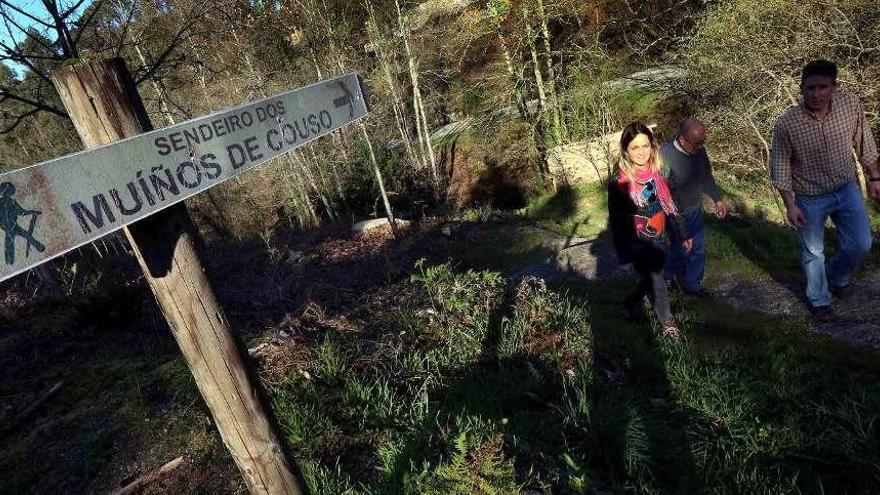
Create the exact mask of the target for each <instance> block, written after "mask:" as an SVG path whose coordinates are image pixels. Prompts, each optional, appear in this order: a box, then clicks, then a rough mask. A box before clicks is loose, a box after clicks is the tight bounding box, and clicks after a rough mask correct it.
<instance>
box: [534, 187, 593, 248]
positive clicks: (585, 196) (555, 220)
mask: <svg viewBox="0 0 880 495" xmlns="http://www.w3.org/2000/svg"><path fill="white" fill-rule="evenodd" d="M524 217H525V218H526V219H528V220H530V221H532V222H534V223H535V224H536V225H538V226H540V227H543V228H545V229H548V230H550V231H553V232H556V233H559V234H561V235H565V236H577V237H594V236H596V235H598V234H599V233H600V232H602V231H603V230H604V229H605V226H606V223H607V219H608V194H607V192H606V189H605V185H604V183H602V184H587V185H576V186H573V187H561V188H559V190H558V191H555V192H548V193H545V194H542V195H540V196H538V197H536V198H534V199H533V200H532V201H530V202H529V205H528V206H527V207H526V209H525V212H524Z"/></svg>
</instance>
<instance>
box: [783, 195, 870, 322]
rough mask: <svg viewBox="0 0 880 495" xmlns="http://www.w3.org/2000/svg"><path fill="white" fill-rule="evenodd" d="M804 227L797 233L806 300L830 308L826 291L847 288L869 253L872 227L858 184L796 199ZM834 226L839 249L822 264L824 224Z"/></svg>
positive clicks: (814, 305)
mask: <svg viewBox="0 0 880 495" xmlns="http://www.w3.org/2000/svg"><path fill="white" fill-rule="evenodd" d="M796 201H797V205H798V208H800V209H801V212H802V213H803V214H804V216H805V217H806V225H805V226H804V227H802V228H800V229H798V233H799V235H800V240H801V264H802V266H803V268H804V276H805V277H806V279H807V300H809V302H810V304H811V305H812V306H813V307H819V306H829V305H831V292H830V291H829V287H846V286H847V285H849V282H850V278H851V277H852V274H853V272H854V271H855V269H856V268H857V267H858V266H859V265H860V264H861V263H862V261H864V259H865V256H867V254H868V251H869V250H870V249H871V224H870V222H869V221H868V212H867V211H866V210H865V201H864V200H863V199H862V191H861V189H860V188H859V186H858V184H856V183H855V182H849V183H847V184H845V185H843V186H841V187H839V188H838V189H836V190H834V191H831V192H828V193H825V194H819V195H816V196H797V198H796ZM829 217H830V218H831V221H832V222H834V227H835V228H836V230H837V237H838V239H839V240H840V246H839V249H838V250H837V252H835V253H834V255H833V256H832V257H831V258H830V259H829V260H828V262H827V263H826V261H825V253H824V251H825V222H826V221H827V220H828V218H829Z"/></svg>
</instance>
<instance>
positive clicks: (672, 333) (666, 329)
mask: <svg viewBox="0 0 880 495" xmlns="http://www.w3.org/2000/svg"><path fill="white" fill-rule="evenodd" d="M662 327H663V336H664V337H668V338H670V339H672V340H684V335H682V333H681V330H679V328H678V325H676V324H675V320H667V321H665V322H663V324H662Z"/></svg>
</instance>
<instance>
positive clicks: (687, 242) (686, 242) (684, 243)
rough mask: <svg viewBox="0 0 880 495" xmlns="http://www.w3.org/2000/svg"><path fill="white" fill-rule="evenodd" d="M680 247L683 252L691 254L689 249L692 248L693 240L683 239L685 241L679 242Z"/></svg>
mask: <svg viewBox="0 0 880 495" xmlns="http://www.w3.org/2000/svg"><path fill="white" fill-rule="evenodd" d="M681 247H683V248H684V250H685V251H687V252H691V249H693V248H694V240H693V239H685V240H683V241H681Z"/></svg>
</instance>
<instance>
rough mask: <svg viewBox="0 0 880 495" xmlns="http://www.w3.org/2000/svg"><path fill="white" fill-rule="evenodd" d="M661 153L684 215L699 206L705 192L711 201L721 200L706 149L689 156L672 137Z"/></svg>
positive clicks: (676, 202)
mask: <svg viewBox="0 0 880 495" xmlns="http://www.w3.org/2000/svg"><path fill="white" fill-rule="evenodd" d="M660 154H661V155H662V156H663V163H664V164H665V165H666V167H667V168H668V174H669V188H670V189H671V190H672V198H673V200H675V204H676V205H677V206H678V209H679V210H680V211H681V213H682V214H688V213H693V212H694V211H696V210H698V209H700V208H701V207H702V203H703V194H707V195H708V196H709V197H711V198H712V201H715V202H718V201H720V200H721V191H720V190H719V189H718V184H716V183H715V177H714V176H713V175H712V166H711V165H710V164H709V157H708V156H707V155H706V150H705V149H701V150H700V152H699V153H698V154H696V155H690V154H688V153H686V152H685V151H684V150H683V149H681V148H680V147H679V146H677V143H676V142H675V139H673V140H672V141H669V142H667V143H665V144H664V145H663V146H662V147H661V148H660Z"/></svg>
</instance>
